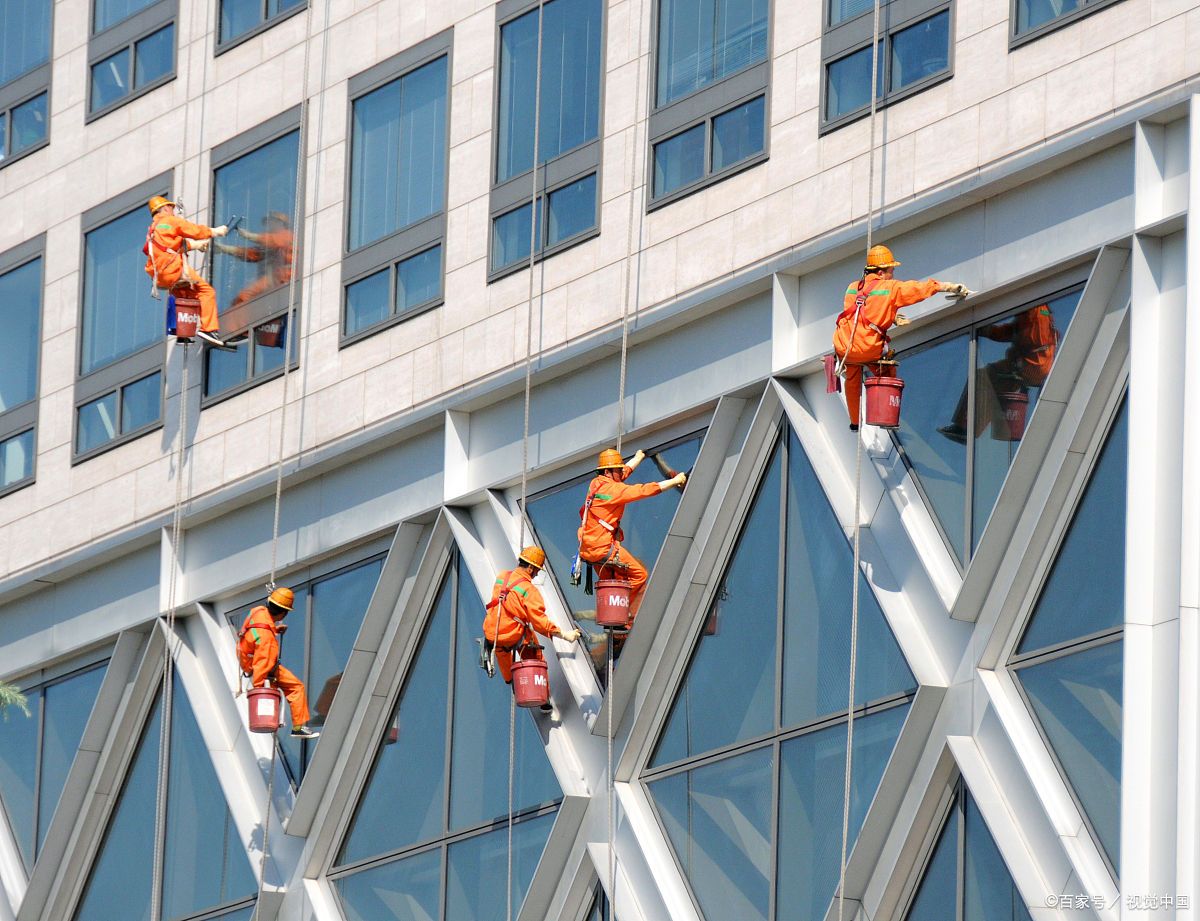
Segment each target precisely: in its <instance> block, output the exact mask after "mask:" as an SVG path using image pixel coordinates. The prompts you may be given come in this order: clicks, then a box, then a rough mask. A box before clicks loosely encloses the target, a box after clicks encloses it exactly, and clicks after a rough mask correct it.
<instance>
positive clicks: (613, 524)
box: [579, 448, 687, 627]
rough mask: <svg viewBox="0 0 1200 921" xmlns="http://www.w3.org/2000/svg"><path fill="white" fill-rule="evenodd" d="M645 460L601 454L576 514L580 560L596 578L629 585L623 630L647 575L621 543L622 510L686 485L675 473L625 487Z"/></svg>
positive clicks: (634, 611) (612, 451)
mask: <svg viewBox="0 0 1200 921" xmlns="http://www.w3.org/2000/svg"><path fill="white" fill-rule="evenodd" d="M645 457H646V454H645V452H644V451H638V452H637V453H636V454H635V455H634V456H633V458H632V459H631V460H630V461H629V463H625V461H624V460H622V458H621V454H620V452H619V451H617V450H615V449H613V448H606V449H605V450H603V451H601V452H600V459H599V461H598V462H597V463H596V476H595V477H594V478H593V479H592V482H591V483H590V484H589V485H588V492H587V499H586V500H585V501H584V504H583V508H581V509H580V510H579V520H580V527H579V559H580V560H582V561H583V562H585V563H591V564H592V568H593V569H594V570H595V573H596V576H597V578H600V579H603V578H605V577H609V578H624V579H625V580H626V581H627V582H629V584H630V592H629V620H628V622H627V623H626V627H632V626H633V619H634V617H636V616H637V612H638V608H639V607H640V606H641V604H642V595H643V594H645V591H646V581H647V580H648V579H649V578H650V574H649V573H648V572H647V571H646V567H645V566H644V565H642V562H641V560H639V559H638V558H637V557H635V556H634V555H633V554H632V553H630V552H629V551H628V550H627V549H626V548H625V547H624V546H623V545H622V543H621V541H623V540H624V539H625V535H624V533H623V532H622V531H621V516H622V515H624V514H625V506H626V505H628V504H629V503H630V502H637V501H638V500H639V499H647V498H649V497H650V496H657V495H658V494H659V493H661V492H663V491H664V490H667V489H671V488H673V487H675V486H682V485H683V484H684V483H686V482H687V474H686V473H677V474H676V475H675V476H673V477H671V479H669V480H662V481H661V482H658V483H639V484H637V485H627V484H626V483H625V480H626V479H628V477H629V475H630V474H631V473H633V471H634V470H635V469H636V468H637V465H638V464H640V463H641V462H642V461H643V460H644V459H645ZM589 584H590V583H589Z"/></svg>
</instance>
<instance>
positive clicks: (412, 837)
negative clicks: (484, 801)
mask: <svg viewBox="0 0 1200 921" xmlns="http://www.w3.org/2000/svg"><path fill="white" fill-rule="evenodd" d="M452 595H453V592H452V590H451V585H450V578H449V577H447V579H446V580H445V581H444V582H443V583H442V588H441V591H440V593H439V595H438V600H437V603H436V604H435V605H434V608H433V611H432V612H431V613H430V618H429V624H428V626H427V627H426V628H425V636H424V637H423V638H422V639H421V646H420V649H419V651H418V652H417V657H416V660H415V662H414V663H413V664H412V666H411V667H410V672H409V675H408V678H407V681H406V682H405V685H404V690H403V691H402V692H401V695H400V701H399V703H398V705H397V708H396V710H395V711H393V716H392V720H391V725H390V726H389V727H388V728H387V729H386V730H384V734H383V739H382V740H381V742H380V745H379V750H378V753H377V754H376V755H375V765H374V767H373V768H372V770H371V779H370V780H369V781H368V782H367V787H366V789H365V790H364V792H363V795H362V798H361V799H360V801H359V804H358V809H357V810H356V811H355V814H354V819H353V821H352V822H351V824H350V830H349V832H348V833H347V835H346V841H345V843H344V844H343V845H342V853H341V855H340V857H339V858H338V862H339V863H351V862H353V861H356V860H361V859H363V858H365V857H373V856H375V855H376V854H382V853H385V852H387V851H391V850H394V849H397V848H401V847H404V846H405V845H409V844H415V843H417V842H418V841H425V840H429V839H432V838H437V837H440V836H441V834H442V831H443V827H442V826H443V824H444V822H443V812H444V810H445V799H444V797H445V789H446V787H445V767H446V752H445V749H444V747H443V746H442V745H431V744H429V743H430V740H431V739H445V738H446V733H447V731H448V729H449V727H448V726H447V714H446V695H447V694H448V693H449V686H448V678H447V675H446V665H447V663H448V662H449V661H450V624H451V621H452V620H453V619H454V612H453V611H452V610H451V607H452ZM469 661H470V660H468V662H469ZM505 794H506V795H507V778H506V786H505Z"/></svg>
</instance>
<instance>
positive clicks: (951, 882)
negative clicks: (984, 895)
mask: <svg viewBox="0 0 1200 921" xmlns="http://www.w3.org/2000/svg"><path fill="white" fill-rule="evenodd" d="M957 915H958V805H957V803H956V804H955V806H954V808H953V809H951V811H950V816H949V817H948V818H947V819H946V824H945V825H943V826H942V832H941V834H940V835H939V836H938V840H937V844H936V845H935V846H934V849H933V855H932V856H931V857H930V858H929V862H928V863H927V864H925V871H924V875H923V876H922V877H921V884H920V886H918V887H917V894H916V898H914V899H913V901H912V905H911V906H909V909H908V914H907V915H905V921H946V919H947V918H954V917H956V916H957Z"/></svg>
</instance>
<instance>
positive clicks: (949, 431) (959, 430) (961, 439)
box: [938, 423, 967, 445]
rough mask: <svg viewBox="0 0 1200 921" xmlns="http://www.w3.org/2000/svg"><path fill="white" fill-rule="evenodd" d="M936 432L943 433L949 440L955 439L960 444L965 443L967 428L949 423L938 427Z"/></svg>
mask: <svg viewBox="0 0 1200 921" xmlns="http://www.w3.org/2000/svg"><path fill="white" fill-rule="evenodd" d="M938 434H939V435H944V436H945V437H946V438H949V439H950V440H951V441H956V442H958V443H959V444H960V445H965V444H966V443H967V430H966V429H964V428H963V427H962V426H961V425H955V424H954V423H950V425H943V426H942V427H941V428H939V429H938Z"/></svg>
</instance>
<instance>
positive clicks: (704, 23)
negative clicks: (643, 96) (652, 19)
mask: <svg viewBox="0 0 1200 921" xmlns="http://www.w3.org/2000/svg"><path fill="white" fill-rule="evenodd" d="M768 10H769V6H768V3H767V0H663V3H662V5H661V8H660V10H659V15H658V93H657V98H658V104H659V105H660V106H663V105H666V104H667V103H669V102H672V101H673V100H675V99H678V98H679V97H680V96H684V95H686V94H688V93H690V92H693V91H694V90H698V89H700V88H701V87H703V86H707V85H708V84H710V83H712V82H714V81H716V80H720V79H722V78H724V77H727V76H729V75H730V74H733V73H736V72H737V71H739V70H742V69H743V68H746V67H749V66H750V65H752V64H756V63H758V62H759V61H762V60H765V59H766V55H767V13H768Z"/></svg>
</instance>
